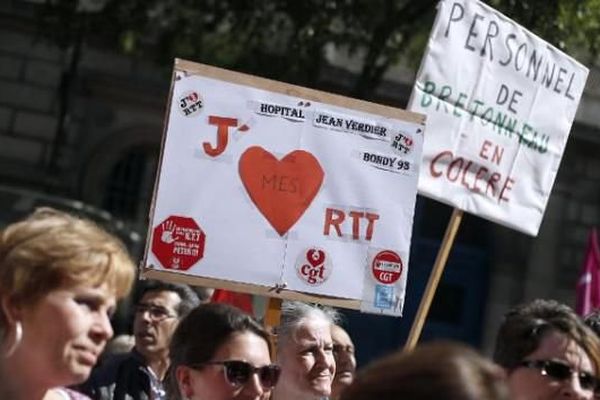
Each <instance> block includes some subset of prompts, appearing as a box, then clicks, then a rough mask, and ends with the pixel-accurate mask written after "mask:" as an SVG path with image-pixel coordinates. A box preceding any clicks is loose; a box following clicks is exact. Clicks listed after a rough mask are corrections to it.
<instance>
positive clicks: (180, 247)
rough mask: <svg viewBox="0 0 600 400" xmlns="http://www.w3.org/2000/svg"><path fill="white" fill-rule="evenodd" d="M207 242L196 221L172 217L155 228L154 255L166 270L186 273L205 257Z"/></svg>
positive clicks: (153, 238) (153, 237)
mask: <svg viewBox="0 0 600 400" xmlns="http://www.w3.org/2000/svg"><path fill="white" fill-rule="evenodd" d="M205 242H206V234H205V233H204V232H203V231H202V229H201V228H200V227H199V226H198V224H197V223H196V221H194V219H192V218H189V217H179V216H170V217H169V218H167V219H165V220H164V221H163V222H161V223H160V224H159V225H157V226H156V227H154V230H153V235H152V253H154V255H155V256H156V258H157V259H158V261H160V263H161V265H162V266H163V267H164V268H166V269H177V270H182V271H185V270H188V269H189V268H190V267H191V266H192V265H194V264H196V263H197V262H198V261H199V260H200V259H201V258H202V257H203V256H204V245H205Z"/></svg>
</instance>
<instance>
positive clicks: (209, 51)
mask: <svg viewBox="0 0 600 400" xmlns="http://www.w3.org/2000/svg"><path fill="white" fill-rule="evenodd" d="M83 1H84V0H54V1H50V2H47V3H46V6H45V7H44V9H43V11H42V13H41V14H40V18H41V21H42V22H43V23H42V25H41V27H42V30H43V32H46V33H48V32H50V33H51V34H50V35H49V36H48V37H49V38H51V39H52V40H54V41H55V42H57V43H58V44H59V45H61V46H63V47H64V46H68V45H69V44H72V43H74V42H76V41H77V40H78V38H80V37H81V36H82V35H85V37H86V38H87V40H88V41H95V42H96V43H100V44H104V45H106V46H112V47H115V46H116V47H118V49H119V50H120V51H123V52H125V53H127V54H134V55H137V56H140V57H144V58H151V59H153V60H155V61H157V62H159V63H161V64H162V65H165V66H170V65H171V63H172V60H173V58H175V57H179V58H186V59H190V60H194V61H197V62H202V63H207V64H211V65H216V66H220V67H224V68H229V69H234V70H238V71H243V72H247V73H251V74H255V75H259V76H264V77H268V78H273V79H278V80H283V81H286V82H290V83H296V84H300V85H304V86H309V87H319V85H320V83H319V77H320V76H321V74H322V71H323V68H325V67H326V66H327V65H328V61H327V60H328V59H327V51H328V50H331V49H332V48H334V49H336V50H338V51H342V52H344V53H347V54H348V55H349V56H351V57H352V59H353V62H354V63H356V65H355V67H356V66H358V68H359V72H358V74H357V75H356V77H355V80H354V82H353V84H352V88H351V90H350V94H352V95H353V96H355V97H359V98H369V97H370V96H371V95H372V93H373V91H374V90H375V89H376V88H377V86H378V85H379V84H380V83H381V81H382V78H383V76H384V74H385V72H386V71H387V70H388V69H389V68H390V67H391V66H393V65H394V64H396V63H399V62H403V63H405V64H407V65H409V66H411V67H413V68H416V66H418V64H419V62H420V58H421V56H422V52H423V50H424V46H425V44H426V42H427V37H428V35H429V31H430V29H431V26H432V23H433V19H434V17H435V8H436V4H437V1H436V0H418V1H417V0H246V1H244V0H107V1H106V3H105V4H104V7H103V8H102V10H101V11H100V12H96V13H85V12H81V8H82V7H81V2H83ZM89 1H92V0H87V2H89ZM92 2H93V1H92ZM97 2H98V0H96V3H97ZM487 2H488V3H490V5H492V6H493V7H494V8H496V9H498V10H500V11H502V12H503V13H505V14H506V15H507V16H509V17H511V18H513V19H514V20H516V21H517V22H519V23H520V24H521V25H523V26H525V27H527V28H528V29H530V30H531V31H533V32H535V33H536V34H538V35H539V36H541V37H542V38H544V39H546V40H547V41H549V42H551V43H553V44H554V45H556V46H557V47H559V48H561V49H563V50H565V51H567V52H569V53H570V54H573V55H575V56H576V57H578V58H580V60H581V61H583V62H586V63H591V62H593V61H595V60H596V58H597V55H598V49H599V46H600V35H599V33H600V0H488V1H487ZM78 11H79V12H78Z"/></svg>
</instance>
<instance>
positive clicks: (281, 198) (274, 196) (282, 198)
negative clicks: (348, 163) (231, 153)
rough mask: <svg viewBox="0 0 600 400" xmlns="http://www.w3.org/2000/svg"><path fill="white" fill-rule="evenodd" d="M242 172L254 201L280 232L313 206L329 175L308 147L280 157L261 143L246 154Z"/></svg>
mask: <svg viewBox="0 0 600 400" xmlns="http://www.w3.org/2000/svg"><path fill="white" fill-rule="evenodd" d="M239 172H240V178H241V179H242V183H243V184H244V187H245V188H246V191H247V192H248V194H249V195H250V198H251V199H252V202H253V203H254V204H255V205H256V207H257V208H258V210H259V211H260V212H261V213H262V215H264V217H265V218H266V219H267V221H269V223H270V224H271V226H272V227H273V228H275V230H276V231H277V233H279V235H280V236H283V235H285V233H286V232H287V231H288V230H289V229H290V228H291V227H292V226H293V225H294V224H295V223H296V222H297V221H298V220H299V219H300V217H301V216H302V214H304V212H305V211H306V209H307V208H308V206H310V203H312V201H313V199H314V198H315V196H316V195H317V193H318V192H319V189H320V188H321V184H322V183H323V177H324V175H325V174H324V172H323V168H321V165H320V164H319V161H318V160H317V159H316V158H315V156H313V155H312V154H311V153H309V152H307V151H304V150H295V151H292V152H291V153H289V154H287V155H286V156H285V157H283V158H282V159H281V161H279V160H277V158H275V156H274V155H273V154H271V153H269V152H268V151H266V150H265V149H263V148H262V147H259V146H253V147H249V148H248V149H247V150H246V151H245V152H244V153H243V154H242V156H241V157H240V163H239Z"/></svg>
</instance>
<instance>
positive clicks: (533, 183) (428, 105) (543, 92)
mask: <svg viewBox="0 0 600 400" xmlns="http://www.w3.org/2000/svg"><path fill="white" fill-rule="evenodd" d="M587 74H588V70H587V69H586V68H585V67H584V66H582V65H581V64H579V63H578V62H577V61H575V60H574V59H572V58H571V57H569V56H567V55H566V54H564V53H562V52H561V51H560V50H558V49H556V48H555V47H553V46H552V45H550V44H548V43H547V42H545V41H543V40H542V39H540V38H538V37H537V36H535V35H534V34H532V33H531V32H528V31H527V30H526V29H525V28H523V27H521V26H519V25H518V24H516V23H515V22H513V21H512V20H510V19H508V18H507V17H505V16H504V15H502V14H500V13H499V12H497V11H496V10H494V9H492V8H491V7H489V6H487V5H485V4H483V3H481V2H479V1H475V0H444V1H441V2H440V4H439V10H438V14H437V18H436V21H435V23H434V26H433V29H432V32H431V36H430V39H429V43H428V45H427V49H426V52H425V55H424V58H423V61H422V64H421V68H420V70H419V73H418V76H417V80H416V82H415V86H414V90H413V93H412V96H411V101H410V105H409V109H410V110H412V111H416V112H420V113H424V114H426V115H427V130H426V134H425V136H426V140H425V143H424V145H423V146H424V147H423V167H422V168H421V173H420V178H419V192H420V193H422V194H424V195H425V196H428V197H431V198H433V199H436V200H438V201H441V202H445V203H447V204H450V205H452V206H454V207H456V208H459V209H461V210H463V211H466V212H470V213H473V214H476V215H478V216H481V217H483V218H486V219H489V220H491V221H494V222H497V223H499V224H503V225H506V226H508V227H511V228H513V229H516V230H519V231H521V232H524V233H527V234H529V235H533V236H535V235H537V233H538V230H539V226H540V223H541V221H542V217H543V214H544V210H545V208H546V204H547V202H548V198H549V196H550V191H551V189H552V185H553V183H554V179H555V177H556V173H557V171H558V167H559V164H560V160H561V157H562V154H563V151H564V148H565V145H566V142H567V138H568V135H569V130H570V128H571V124H572V123H573V119H574V117H575V112H576V110H577V105H578V103H579V100H580V98H581V95H582V93H583V89H584V85H585V81H586V79H587Z"/></svg>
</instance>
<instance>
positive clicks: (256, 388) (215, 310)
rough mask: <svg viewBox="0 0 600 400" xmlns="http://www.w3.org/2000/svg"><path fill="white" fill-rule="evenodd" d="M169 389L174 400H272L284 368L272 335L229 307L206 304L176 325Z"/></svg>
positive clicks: (171, 353)
mask: <svg viewBox="0 0 600 400" xmlns="http://www.w3.org/2000/svg"><path fill="white" fill-rule="evenodd" d="M169 358H170V367H169V372H168V373H167V377H166V378H165V379H166V389H167V395H168V398H169V399H173V400H206V399H211V400H230V399H239V400H242V399H248V400H259V399H268V398H269V396H270V394H271V390H272V389H273V387H274V386H275V385H276V384H277V381H278V379H279V373H280V369H279V367H278V366H276V365H274V364H272V363H271V355H270V351H269V335H268V333H267V331H266V330H265V329H264V328H263V327H262V326H261V325H260V324H258V323H257V322H256V321H255V320H254V319H253V318H252V317H250V316H249V315H247V314H245V313H244V312H242V311H240V310H239V309H237V308H234V307H232V306H229V305H226V304H219V303H212V304H203V305H200V306H198V307H197V308H196V309H194V310H193V311H192V312H191V313H190V314H189V315H188V316H187V317H185V318H184V319H183V320H182V321H181V322H180V323H179V325H178V326H177V329H176V330H175V333H174V334H173V338H172V340H171V346H170V352H169Z"/></svg>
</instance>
